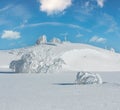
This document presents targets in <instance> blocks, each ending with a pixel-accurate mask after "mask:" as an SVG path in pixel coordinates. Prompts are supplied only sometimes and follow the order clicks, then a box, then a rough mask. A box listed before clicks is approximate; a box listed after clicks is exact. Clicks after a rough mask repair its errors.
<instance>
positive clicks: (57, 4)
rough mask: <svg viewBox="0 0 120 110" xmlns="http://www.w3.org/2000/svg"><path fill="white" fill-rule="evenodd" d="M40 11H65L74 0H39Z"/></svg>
mask: <svg viewBox="0 0 120 110" xmlns="http://www.w3.org/2000/svg"><path fill="white" fill-rule="evenodd" d="M39 2H40V11H42V12H46V13H47V15H54V14H58V13H61V12H63V11H64V10H65V9H67V8H68V7H70V6H71V5H72V0H39Z"/></svg>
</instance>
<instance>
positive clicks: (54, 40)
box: [51, 37, 62, 44]
mask: <svg viewBox="0 0 120 110" xmlns="http://www.w3.org/2000/svg"><path fill="white" fill-rule="evenodd" d="M51 42H52V43H55V44H56V43H59V44H60V43H62V42H61V40H60V39H59V38H56V37H54V38H53V39H52V40H51Z"/></svg>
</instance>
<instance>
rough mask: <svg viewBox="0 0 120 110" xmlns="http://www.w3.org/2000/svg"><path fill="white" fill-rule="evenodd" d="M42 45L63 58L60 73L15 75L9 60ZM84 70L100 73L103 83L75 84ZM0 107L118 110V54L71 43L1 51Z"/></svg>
mask: <svg viewBox="0 0 120 110" xmlns="http://www.w3.org/2000/svg"><path fill="white" fill-rule="evenodd" d="M42 48H47V49H50V51H51V52H52V53H53V54H54V55H56V56H57V57H59V58H62V59H63V60H64V62H65V64H64V65H62V70H61V71H60V72H52V73H47V74H44V73H43V74H42V73H41V74H23V73H19V74H18V73H14V72H12V71H11V70H10V69H9V64H10V62H11V61H13V60H19V59H20V58H21V56H22V55H23V54H25V53H28V52H30V51H33V50H34V51H35V50H39V49H42ZM41 54H42V53H41ZM48 57H49V56H48ZM87 70H90V71H89V72H92V73H94V74H99V75H100V76H101V78H102V80H103V84H97V85H76V81H75V79H76V75H77V72H78V71H87ZM0 110H120V54H118V53H114V52H111V51H108V50H104V49H100V48H97V47H93V46H90V45H86V44H72V43H63V44H51V43H49V44H45V45H39V46H33V47H28V48H25V49H17V50H9V51H0Z"/></svg>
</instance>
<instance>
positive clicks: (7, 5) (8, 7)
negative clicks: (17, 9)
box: [0, 5, 12, 12]
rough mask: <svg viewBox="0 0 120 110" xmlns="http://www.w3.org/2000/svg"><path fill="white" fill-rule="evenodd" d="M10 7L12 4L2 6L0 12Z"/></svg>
mask: <svg viewBox="0 0 120 110" xmlns="http://www.w3.org/2000/svg"><path fill="white" fill-rule="evenodd" d="M11 7H12V5H7V6H5V7H3V8H1V9H0V12H4V11H6V10H8V9H9V8H11Z"/></svg>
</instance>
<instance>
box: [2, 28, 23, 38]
mask: <svg viewBox="0 0 120 110" xmlns="http://www.w3.org/2000/svg"><path fill="white" fill-rule="evenodd" d="M20 37H21V36H20V33H19V32H16V31H12V30H5V31H4V32H3V34H2V36H1V38H2V39H19V38H20Z"/></svg>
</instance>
